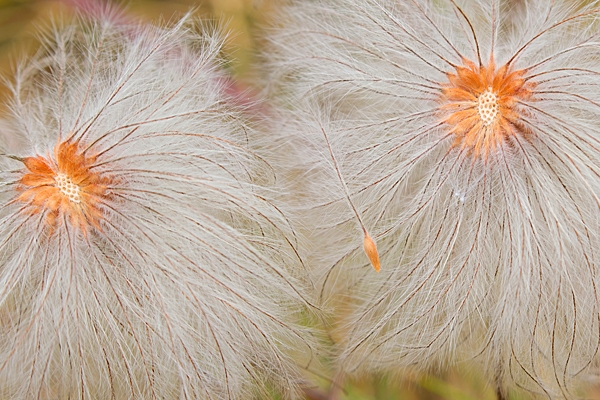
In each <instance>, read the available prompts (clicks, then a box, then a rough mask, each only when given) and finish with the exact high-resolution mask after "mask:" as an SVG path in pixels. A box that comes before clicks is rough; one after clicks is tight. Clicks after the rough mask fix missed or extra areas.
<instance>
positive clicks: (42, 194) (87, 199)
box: [16, 141, 116, 235]
mask: <svg viewBox="0 0 600 400" xmlns="http://www.w3.org/2000/svg"><path fill="white" fill-rule="evenodd" d="M82 148H83V147H82V146H80V143H79V142H77V141H65V142H59V143H58V144H57V145H56V146H55V148H54V156H53V157H52V156H50V155H48V156H46V157H43V156H40V155H38V156H35V157H26V158H24V159H23V164H24V165H25V170H24V171H23V175H22V176H21V179H19V184H18V185H17V188H16V190H17V191H18V192H20V193H19V195H18V197H17V198H16V200H17V201H19V202H22V203H25V205H24V207H23V208H22V210H23V212H24V213H26V214H28V215H35V214H42V215H44V216H45V220H46V222H47V223H48V225H49V226H50V227H51V231H53V230H54V228H56V227H57V225H59V224H60V223H65V222H68V223H69V224H70V225H71V226H72V227H73V228H75V229H80V230H81V231H82V232H83V233H84V234H85V235H87V232H88V230H89V229H90V228H91V227H94V228H96V229H98V230H101V226H100V222H101V221H102V219H103V218H104V212H103V209H104V207H103V205H105V204H107V202H108V201H109V200H110V199H111V195H110V192H109V190H108V188H109V187H110V186H114V184H115V181H116V180H115V178H114V177H111V176H108V175H106V174H103V173H100V172H98V171H96V170H95V169H94V164H95V163H96V156H94V155H88V154H86V152H85V151H83V150H82Z"/></svg>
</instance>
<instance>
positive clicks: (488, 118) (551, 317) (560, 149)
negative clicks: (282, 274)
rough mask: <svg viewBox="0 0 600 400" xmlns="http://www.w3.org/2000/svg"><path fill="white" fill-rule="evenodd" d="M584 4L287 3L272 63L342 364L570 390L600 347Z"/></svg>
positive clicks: (594, 51) (594, 144) (591, 36)
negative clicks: (474, 375)
mask: <svg viewBox="0 0 600 400" xmlns="http://www.w3.org/2000/svg"><path fill="white" fill-rule="evenodd" d="M593 6H594V5H582V6H580V7H579V8H569V7H567V6H565V5H562V4H561V3H560V2H556V1H553V2H544V1H533V2H527V3H526V4H525V5H524V9H523V10H521V11H520V12H518V13H511V10H510V9H509V7H508V6H507V5H506V4H505V3H503V2H498V1H475V0H473V1H466V0H465V1H458V0H457V1H453V0H446V1H428V0H408V1H401V2H400V1H386V0H380V1H354V0H340V1H329V2H326V1H316V2H311V3H306V2H302V3H299V4H297V5H291V6H289V7H287V8H286V9H285V13H284V14H283V15H281V18H280V20H279V23H280V25H281V27H280V28H279V29H278V32H277V33H276V34H275V35H273V36H272V37H271V49H270V50H271V51H272V52H273V53H270V54H268V58H269V59H270V60H271V63H272V64H271V66H272V68H273V71H274V75H273V76H275V78H277V79H278V85H274V86H273V87H274V88H275V89H276V90H275V93H277V95H278V96H279V98H280V99H283V104H284V106H285V108H286V109H287V110H286V111H284V112H285V113H286V114H287V116H286V118H287V122H286V127H287V128H286V132H287V133H288V134H289V135H288V138H289V139H288V140H289V141H290V142H293V143H295V146H296V147H297V148H298V149H299V150H298V151H297V154H298V158H299V160H301V162H302V163H303V165H304V166H305V168H304V170H305V171H306V172H305V177H306V178H307V179H306V182H308V185H309V186H310V187H311V188H312V190H311V196H305V197H303V198H302V202H301V203H298V204H296V206H297V207H298V208H299V209H303V210H305V214H306V219H305V224H307V225H308V226H311V227H312V232H311V235H312V237H314V238H316V240H315V241H314V243H313V244H312V248H310V249H308V250H307V253H310V254H311V255H312V260H311V262H312V263H313V264H314V265H315V269H317V270H319V271H321V275H322V277H323V294H324V296H325V298H327V296H330V297H331V298H344V299H346V298H347V297H351V298H352V299H353V301H354V303H355V305H353V306H347V304H348V303H346V305H340V306H339V308H338V311H337V315H342V316H344V317H342V323H343V327H342V328H341V329H340V331H339V332H338V334H340V335H342V336H343V337H345V339H344V340H343V343H341V345H340V346H341V351H340V353H341V354H340V357H339V359H338V362H339V363H340V366H339V368H340V369H344V370H346V371H349V372H352V371H356V370H364V369H371V370H373V369H375V370H377V369H388V368H395V367H403V366H412V365H414V366H417V367H431V366H440V365H444V364H447V363H450V362H458V361H465V360H471V359H475V360H477V361H479V362H481V364H482V365H484V366H485V367H487V368H488V370H487V371H488V374H489V376H490V377H491V379H497V380H498V384H499V385H500V386H501V387H504V388H507V387H520V388H523V389H525V390H528V391H531V392H532V393H539V394H542V395H546V396H549V397H576V396H577V393H578V392H577V388H578V387H579V385H580V384H581V383H582V382H583V381H585V379H586V378H587V377H589V376H590V374H591V371H592V370H593V368H594V367H595V365H596V363H597V359H598V357H597V356H598V351H599V344H600V299H599V295H600V293H599V292H598V287H599V286H598V285H599V283H600V282H599V281H598V279H599V277H598V273H599V272H600V253H599V250H598V249H600V213H599V210H600V199H599V196H600V124H599V122H598V121H600V90H599V89H600V67H599V65H600V64H599V62H598V60H600V44H599V43H600V42H599V39H600V33H599V32H598V29H597V28H598V24H599V22H600V21H598V17H599V16H600V11H599V10H597V9H595V8H593ZM507 15H513V16H514V18H511V19H505V17H506V16H507ZM327 143H330V144H331V148H332V150H333V151H332V152H329V151H327ZM331 153H333V154H334V155H335V158H336V160H335V162H334V157H332V155H331ZM336 165H337V166H338V167H339V168H338V167H336ZM338 170H339V173H338ZM344 186H346V187H347V188H348V191H347V192H346V191H345V190H344ZM347 193H349V196H348V195H347ZM348 198H349V199H350V201H351V203H352V207H350V206H349V205H348ZM352 208H355V209H356V210H357V211H358V214H359V215H360V218H361V219H362V223H364V226H365V227H366V229H369V230H370V232H371V236H372V237H373V238H374V239H375V241H376V242H377V245H378V248H379V254H380V256H381V273H380V274H379V275H378V274H375V273H374V272H373V271H372V270H371V268H370V267H369V266H368V261H367V258H366V257H365V255H364V254H363V253H362V246H361V244H362V242H361V240H360V236H361V233H360V228H359V224H358V223H357V218H356V217H355V213H354V212H353V210H352ZM321 245H322V247H321ZM342 294H345V296H346V297H342ZM345 306H346V307H345ZM348 308H350V309H351V311H348ZM346 315H348V316H347V317H345V316H346Z"/></svg>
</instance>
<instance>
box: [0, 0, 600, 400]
mask: <svg viewBox="0 0 600 400" xmlns="http://www.w3.org/2000/svg"><path fill="white" fill-rule="evenodd" d="M511 1H513V2H515V3H516V2H520V1H528V0H511ZM530 1H534V0H530ZM538 1H547V0H538ZM114 4H115V7H119V8H122V9H123V12H124V13H125V15H126V16H127V17H130V18H132V19H134V20H135V19H137V20H142V21H149V22H151V21H158V20H161V21H163V22H168V21H174V20H176V19H177V18H178V17H180V16H182V15H183V14H185V13H187V12H189V11H193V13H194V14H195V15H197V16H198V17H205V18H212V19H217V20H220V21H222V22H224V23H225V26H226V27H227V28H226V31H229V33H230V35H229V39H228V40H227V42H226V45H225V49H224V53H225V56H226V57H227V59H228V60H230V62H229V63H228V64H227V67H228V68H229V71H230V73H231V75H232V77H233V78H234V80H235V82H236V84H235V85H234V87H236V90H239V91H240V92H246V93H251V92H252V89H253V86H254V84H253V81H252V76H253V75H254V73H255V72H256V69H257V68H258V67H256V66H255V63H254V61H255V60H256V54H257V50H259V48H258V47H259V45H258V43H260V40H259V39H257V38H260V35H261V31H262V30H263V29H264V26H266V25H267V24H268V23H269V20H270V19H272V18H276V11H277V6H278V1H277V0H206V1H204V2H199V1H193V0H177V1H173V0H130V1H128V2H127V3H125V4H124V5H123V3H114ZM94 7H95V3H94V1H93V0H60V1H59V0H0V76H1V77H2V78H3V79H2V80H1V81H0V112H2V110H3V109H5V107H6V105H5V104H6V99H7V96H8V95H9V93H8V90H7V86H6V83H5V82H6V81H9V82H10V80H11V73H12V71H14V68H15V65H16V64H17V62H19V61H22V60H23V59H24V58H26V57H27V56H28V55H30V54H33V53H34V52H35V50H36V48H37V46H38V43H39V41H38V38H39V37H40V35H43V34H44V33H45V32H48V31H49V30H50V28H51V25H52V21H53V20H57V19H59V20H61V21H62V20H68V19H69V18H72V17H73V16H75V15H77V14H78V13H83V14H85V13H87V12H89V10H90V9H93V8H94ZM256 89H259V88H256ZM0 137H1V135H0ZM306 377H307V379H308V380H310V381H314V384H315V385H322V387H318V386H315V387H314V388H308V389H307V391H306V398H307V399H309V400H318V399H319V400H325V399H326V398H327V397H326V396H325V393H326V388H327V387H328V386H329V384H330V382H329V381H328V379H327V378H325V377H321V378H318V377H316V376H315V375H313V374H311V373H309V372H307V376H306ZM492 381H493V377H484V376H480V375H478V374H477V371H476V368H475V367H474V366H469V365H464V366H463V367H462V368H461V369H453V370H449V371H443V372H437V373H431V374H416V373H412V372H406V371H404V372H401V373H397V374H395V375H394V376H366V377H364V378H363V379H361V380H357V381H352V382H346V383H345V384H344V390H343V392H342V393H341V395H340V397H339V398H338V400H392V399H406V400H416V399H425V400H495V399H497V395H496V392H495V389H494V388H493V386H492V385H491V382H492ZM594 384H596V389H595V390H591V391H590V392H588V393H587V394H586V395H585V396H586V397H587V398H590V399H599V400H600V385H599V384H597V383H594ZM275 398H276V395H275ZM509 399H510V400H520V399H525V398H524V397H519V396H516V395H509Z"/></svg>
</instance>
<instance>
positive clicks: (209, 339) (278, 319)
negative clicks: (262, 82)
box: [0, 12, 312, 399]
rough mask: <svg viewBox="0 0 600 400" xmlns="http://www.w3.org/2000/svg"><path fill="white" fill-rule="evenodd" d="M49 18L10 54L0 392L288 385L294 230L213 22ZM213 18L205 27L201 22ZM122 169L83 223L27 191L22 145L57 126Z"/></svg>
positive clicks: (46, 151) (48, 143)
mask: <svg viewBox="0 0 600 400" xmlns="http://www.w3.org/2000/svg"><path fill="white" fill-rule="evenodd" d="M113 17H114V15H111V14H110V12H107V13H106V15H104V16H100V17H98V18H92V19H90V18H80V19H79V20H78V21H76V22H74V23H72V24H69V25H67V26H65V27H63V28H55V29H53V32H52V34H51V35H49V36H48V37H47V38H46V39H44V42H43V47H42V49H41V50H40V52H39V54H38V55H37V56H36V57H34V58H32V59H29V60H26V61H25V62H24V63H23V64H22V66H21V67H20V68H19V69H18V71H17V74H16V78H15V80H14V84H13V99H12V102H11V103H10V108H11V111H10V113H9V115H8V117H7V118H6V119H7V121H8V122H7V123H9V124H10V125H11V127H12V130H13V131H14V132H16V133H17V134H19V135H21V136H22V142H23V143H24V144H22V146H20V147H19V151H18V152H17V153H15V154H5V155H4V156H3V157H2V160H1V161H0V163H1V167H2V172H1V173H0V177H1V182H2V189H1V192H0V201H1V203H2V206H1V208H0V238H1V239H0V265H1V267H0V283H1V284H0V318H1V321H2V323H1V324H0V397H2V398H48V399H50V398H106V399H108V398H145V399H150V398H160V399H162V398H188V399H199V398H212V399H223V398H232V399H247V398H251V397H252V396H254V395H256V396H258V397H259V398H265V397H269V396H270V394H271V393H272V391H276V392H281V395H283V396H285V397H295V396H296V394H297V392H296V390H297V387H298V386H297V385H298V383H299V376H300V375H299V368H298V367H297V366H296V362H295V361H294V360H293V358H292V356H291V355H289V354H288V353H289V352H290V350H292V352H293V353H299V354H304V355H306V357H309V356H310V354H311V352H312V350H311V347H310V345H309V342H310V341H309V340H308V339H307V335H306V332H305V331H306V329H305V328H301V327H300V326H299V325H297V324H296V323H295V322H294V321H295V320H296V317H298V316H299V313H301V312H302V310H303V309H305V307H306V306H307V304H308V303H307V301H306V297H305V295H304V294H302V292H303V283H302V282H303V277H302V271H303V267H302V262H301V260H300V258H299V257H298V255H297V254H296V251H295V237H294V235H295V234H294V232H293V231H291V229H290V226H289V224H288V222H287V220H286V218H285V217H284V216H283V215H282V214H281V213H280V212H279V210H278V209H276V208H275V207H274V206H273V205H272V203H271V201H270V200H269V198H271V197H272V195H273V193H271V191H270V190H269V189H268V187H269V186H270V185H271V184H272V183H273V181H274V179H275V176H274V171H273V169H272V168H271V166H270V165H269V163H268V162H267V161H265V160H264V159H263V158H262V157H261V156H259V155H258V154H257V153H256V152H254V151H253V150H252V145H251V143H252V140H253V137H254V136H256V130H255V129H254V128H253V127H252V124H250V123H249V122H248V120H247V118H245V117H244V115H243V113H242V112H241V111H242V110H240V109H237V108H236V106H234V105H233V103H234V102H232V101H230V100H229V99H228V98H227V96H225V95H224V82H225V79H224V78H225V77H224V74H223V73H222V72H220V71H221V62H220V61H219V60H220V58H219V51H220V49H221V45H222V42H223V35H221V34H220V33H219V30H218V29H216V28H215V27H212V28H211V27H209V26H208V25H206V24H203V23H199V22H197V21H193V20H192V19H191V18H190V17H185V18H183V19H182V20H181V21H180V22H177V23H175V24H173V25H172V26H169V27H154V26H147V25H133V24H121V23H115V22H111V21H116V20H118V18H113ZM205 25H206V26H205ZM67 139H69V140H71V141H77V142H78V143H80V144H81V145H82V146H84V148H85V149H86V150H85V151H89V152H90V153H92V152H93V153H94V154H96V155H97V157H96V159H95V161H94V165H93V166H92V168H93V169H94V171H96V172H98V173H99V174H104V175H107V176H110V177H116V179H115V180H113V181H112V182H111V183H110V184H109V185H108V186H107V188H106V190H107V191H108V192H109V193H110V196H108V197H106V198H104V199H103V200H102V201H101V202H100V205H99V209H100V211H101V218H100V222H99V225H100V226H99V228H96V227H94V226H92V224H90V226H89V229H88V231H87V233H84V232H83V231H82V230H81V229H78V227H77V226H73V224H72V221H71V220H70V219H69V218H68V215H64V214H61V215H59V216H58V218H57V220H56V221H57V223H56V226H55V227H54V229H50V228H49V226H48V223H47V221H46V219H45V218H44V216H45V215H44V213H34V214H33V215H31V213H27V212H24V209H25V206H24V204H23V202H22V201H19V199H18V196H19V193H20V192H19V191H18V190H17V188H18V187H19V185H20V183H19V182H20V181H19V180H20V179H21V177H22V176H23V174H24V173H25V168H24V165H23V162H22V161H23V159H24V158H23V157H35V156H42V157H47V158H52V157H53V149H54V146H55V145H56V144H57V142H59V141H61V140H67Z"/></svg>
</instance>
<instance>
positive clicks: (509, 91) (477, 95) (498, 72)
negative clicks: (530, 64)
mask: <svg viewBox="0 0 600 400" xmlns="http://www.w3.org/2000/svg"><path fill="white" fill-rule="evenodd" d="M526 73H527V71H526V70H524V69H521V70H514V71H513V70H511V67H510V65H508V64H505V65H504V66H502V67H500V68H496V65H495V63H494V59H493V57H491V58H490V61H489V63H488V65H487V66H485V65H476V64H475V63H473V62H472V61H470V60H467V59H463V65H462V66H457V67H456V72H449V73H447V74H446V76H447V77H448V83H447V84H442V95H441V96H440V97H441V98H440V102H441V104H440V107H439V109H440V110H441V111H442V121H443V122H444V123H445V124H446V125H448V126H449V128H450V133H452V134H454V144H453V146H454V147H459V148H460V149H463V150H466V151H469V152H471V153H472V154H473V157H475V158H477V157H481V158H483V160H484V161H485V160H487V157H488V156H489V154H490V153H492V152H493V151H494V150H495V149H497V148H498V147H500V146H502V145H504V144H505V143H510V140H509V139H510V138H511V137H516V136H517V135H519V136H520V137H524V138H525V139H527V136H528V135H529V133H530V131H529V130H528V129H527V127H526V126H527V125H526V124H525V123H524V120H525V118H524V117H525V112H526V111H525V110H526V108H525V106H524V104H525V102H526V101H528V100H530V99H531V96H532V95H533V92H534V90H535V87H536V84H535V83H534V82H530V81H528V80H527V79H526V78H525V75H526Z"/></svg>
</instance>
